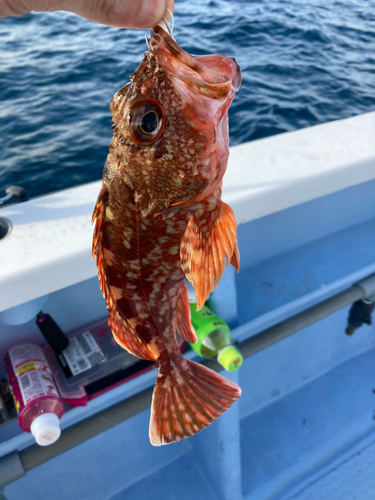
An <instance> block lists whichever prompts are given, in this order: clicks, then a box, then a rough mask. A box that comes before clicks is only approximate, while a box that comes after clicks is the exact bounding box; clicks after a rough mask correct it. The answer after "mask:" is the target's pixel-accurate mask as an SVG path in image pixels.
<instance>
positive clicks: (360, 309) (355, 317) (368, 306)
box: [345, 299, 375, 335]
mask: <svg viewBox="0 0 375 500" xmlns="http://www.w3.org/2000/svg"><path fill="white" fill-rule="evenodd" d="M374 308H375V303H374V301H373V300H371V299H361V300H358V301H357V302H354V304H353V305H352V307H351V308H350V311H349V317H348V326H347V327H346V330H345V333H346V335H353V333H354V332H355V331H356V330H357V329H358V328H360V327H361V326H362V325H363V324H364V323H366V324H367V325H371V324H372V318H371V314H372V312H373V310H374Z"/></svg>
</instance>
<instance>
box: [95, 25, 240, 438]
mask: <svg viewBox="0 0 375 500" xmlns="http://www.w3.org/2000/svg"><path fill="white" fill-rule="evenodd" d="M146 40H147V45H148V50H147V51H146V52H145V54H144V58H143V60H142V62H141V63H140V65H139V67H138V69H137V70H136V71H135V72H134V73H133V74H132V75H131V76H130V82H128V83H127V84H126V85H125V86H124V87H123V88H121V89H120V90H119V91H118V92H117V93H116V94H115V95H114V97H113V98H112V101H111V104H110V110H111V113H112V117H113V122H114V124H113V126H112V128H113V137H112V140H111V143H110V147H109V154H108V157H107V160H106V162H105V165H104V171H103V182H102V187H101V190H100V193H99V196H98V199H97V202H96V206H95V210H94V213H93V223H94V222H95V228H94V235H93V247H92V248H93V258H96V265H97V269H98V276H99V282H100V287H101V290H102V292H103V296H104V298H105V300H106V304H107V308H108V318H109V319H108V322H109V326H110V327H111V329H112V332H113V335H114V338H115V339H116V341H117V342H118V344H119V345H121V346H122V347H123V348H124V349H126V350H127V351H128V352H130V353H132V354H133V355H134V356H137V357H139V358H142V359H146V360H150V361H154V362H155V363H156V365H157V369H158V374H157V377H156V382H155V387H154V391H153V397H152V402H151V417H150V426H149V437H150V441H151V444H152V445H154V446H160V445H163V444H168V443H172V442H175V441H179V440H181V439H184V438H186V437H188V436H192V435H194V434H196V433H198V432H199V431H201V430H202V429H204V428H205V427H207V426H208V425H209V424H211V423H212V422H213V421H214V420H215V419H216V418H218V417H219V416H220V415H221V414H222V413H224V412H225V411H226V410H227V409H228V408H230V406H231V405H232V404H233V403H234V402H235V401H237V399H238V398H239V397H240V395H241V389H240V387H239V386H238V385H237V384H235V383H234V382H232V381H230V380H227V379H226V378H225V377H223V376H222V375H220V374H218V373H216V372H214V371H212V370H210V369H208V368H207V367H205V366H203V365H201V364H199V363H196V362H194V361H190V360H187V359H185V358H184V357H183V356H182V355H181V352H180V350H179V346H178V343H177V340H176V329H177V331H178V333H179V335H180V336H181V337H182V339H184V340H185V341H187V342H190V343H194V342H196V341H197V337H196V333H195V331H194V328H193V327H192V325H191V321H190V307H189V300H188V294H187V288H186V284H185V278H186V279H187V280H188V281H189V282H190V283H191V284H192V285H193V286H194V288H195V292H196V297H197V310H199V309H201V308H202V307H203V305H204V303H205V301H206V300H207V298H208V296H209V295H210V293H211V291H212V290H213V289H214V288H215V287H216V285H217V283H218V282H219V280H220V278H221V276H222V274H223V271H224V267H225V264H226V266H227V267H228V266H229V264H232V265H233V266H234V267H235V268H236V270H237V272H238V271H239V264H240V256H239V250H238V245H237V223H236V219H235V215H234V212H233V210H232V208H231V207H230V206H229V205H227V204H226V203H224V202H223V201H222V200H221V190H222V180H223V176H224V173H225V170H226V167H227V162H228V156H229V134H228V108H229V106H230V104H231V102H232V100H233V98H234V95H235V93H236V92H237V91H238V90H239V88H240V84H241V71H240V68H239V66H238V64H237V62H236V60H235V59H234V58H232V57H226V56H224V55H203V56H193V55H190V54H188V53H187V52H185V51H184V50H183V49H182V48H181V47H180V46H179V45H178V44H177V42H176V41H175V39H174V38H173V35H172V32H171V30H170V29H169V27H168V25H165V24H164V25H158V26H156V27H154V28H152V29H151V38H150V40H148V39H147V37H146Z"/></svg>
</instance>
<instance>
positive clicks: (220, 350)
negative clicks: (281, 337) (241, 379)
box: [189, 295, 243, 372]
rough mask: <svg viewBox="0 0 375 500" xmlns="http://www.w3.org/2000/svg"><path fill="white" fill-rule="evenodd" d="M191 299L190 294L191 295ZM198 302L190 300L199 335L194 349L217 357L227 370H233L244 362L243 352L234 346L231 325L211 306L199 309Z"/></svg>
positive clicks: (204, 354)
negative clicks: (213, 310)
mask: <svg viewBox="0 0 375 500" xmlns="http://www.w3.org/2000/svg"><path fill="white" fill-rule="evenodd" d="M189 299H190V295H189ZM196 309H197V304H196V303H194V302H190V311H191V323H192V325H193V327H194V330H195V332H196V334H197V337H198V342H197V343H196V344H190V346H191V347H192V349H194V351H196V352H197V353H198V354H199V355H200V356H202V357H203V358H215V357H216V358H217V361H218V363H220V364H221V366H223V367H224V368H225V369H226V370H227V371H230V372H233V371H235V370H238V368H239V367H240V366H241V365H242V363H243V357H242V354H241V353H240V352H239V351H238V350H237V349H236V348H235V347H234V345H232V344H233V341H232V336H231V333H230V328H229V326H228V325H227V324H226V323H225V321H223V320H222V319H221V318H219V316H216V314H215V313H214V312H212V311H211V309H210V308H209V307H207V306H206V305H204V306H203V307H202V309H201V310H200V311H197V310H196Z"/></svg>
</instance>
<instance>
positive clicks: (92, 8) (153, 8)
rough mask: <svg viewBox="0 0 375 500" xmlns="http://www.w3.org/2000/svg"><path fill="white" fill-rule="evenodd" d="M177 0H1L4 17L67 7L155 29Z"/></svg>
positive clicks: (104, 20)
mask: <svg viewBox="0 0 375 500" xmlns="http://www.w3.org/2000/svg"><path fill="white" fill-rule="evenodd" d="M167 9H169V10H170V11H171V12H173V9H174V0H0V18H1V17H7V16H23V15H24V14H26V13H27V12H30V11H31V10H34V11H37V12H42V11H46V12H54V11H56V10H67V11H69V12H74V13H75V14H78V15H79V16H81V17H84V18H85V19H88V20H90V21H95V22H97V23H101V24H107V25H109V26H116V27H119V28H139V29H142V28H151V27H152V26H155V25H157V24H158V23H159V22H160V21H161V20H162V19H163V17H164V16H165V17H166V18H167V19H169V18H170V17H171V16H170V14H169V12H168V10H167Z"/></svg>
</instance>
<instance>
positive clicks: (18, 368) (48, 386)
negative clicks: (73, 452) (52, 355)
mask: <svg viewBox="0 0 375 500" xmlns="http://www.w3.org/2000/svg"><path fill="white" fill-rule="evenodd" d="M4 363H5V369H6V372H7V376H8V381H9V387H10V389H11V391H12V393H13V397H14V400H15V404H16V408H17V411H18V423H19V425H20V427H21V429H22V430H24V431H26V432H31V433H32V434H33V436H34V437H35V440H36V442H37V443H38V444H39V445H41V446H47V445H49V444H52V443H54V442H55V441H56V440H57V439H58V438H59V437H60V434H61V431H60V418H61V417H62V415H63V413H64V403H63V401H62V400H61V399H60V397H59V395H58V393H57V389H56V386H55V384H54V381H53V379H52V373H51V370H50V368H49V366H48V363H47V360H46V358H45V356H44V354H43V351H42V349H41V348H40V347H39V346H38V345H36V344H33V343H23V344H17V345H15V346H13V347H12V348H11V349H10V350H9V351H8V353H7V354H6V356H5V359H4Z"/></svg>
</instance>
